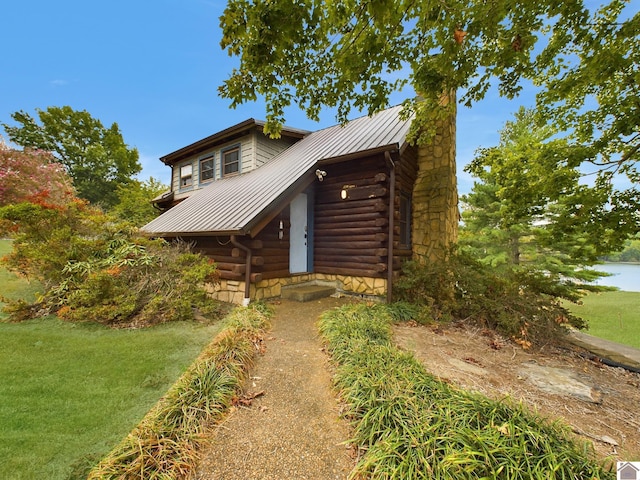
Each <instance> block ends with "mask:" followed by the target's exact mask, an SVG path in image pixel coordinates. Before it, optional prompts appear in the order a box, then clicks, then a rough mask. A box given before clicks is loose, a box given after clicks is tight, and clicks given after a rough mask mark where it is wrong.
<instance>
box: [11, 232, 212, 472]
mask: <svg viewBox="0 0 640 480" xmlns="http://www.w3.org/2000/svg"><path fill="white" fill-rule="evenodd" d="M8 243H9V242H7V241H0V254H3V252H4V253H7V251H8V248H9V247H8V246H7V244H8ZM0 285H2V287H1V288H2V294H3V295H6V296H12V297H14V298H18V297H20V296H22V297H24V295H33V294H34V290H35V287H34V285H30V284H28V283H26V282H25V281H24V280H21V279H18V278H16V277H15V276H14V275H12V274H9V273H8V272H6V271H3V270H2V269H0ZM219 328H220V326H219V325H209V326H204V325H199V324H195V323H174V324H167V325H161V326H157V327H153V328H148V329H140V330H112V329H108V328H106V327H102V326H99V325H91V324H72V323H65V322H62V321H60V320H59V319H57V318H55V317H46V318H41V319H37V320H32V321H28V322H23V323H0V458H1V459H2V461H1V462H0V478H11V479H15V480H20V479H34V478H46V479H67V478H81V477H83V476H84V478H86V473H87V470H88V468H89V467H91V466H92V465H93V464H95V463H97V462H98V461H99V460H100V459H101V458H102V457H103V456H104V455H105V454H107V453H108V452H109V451H110V450H111V449H112V448H113V447H114V446H115V445H116V444H117V443H118V442H120V441H121V440H122V438H124V437H125V436H126V435H127V433H129V432H130V431H131V429H132V428H133V427H134V426H135V425H136V424H137V423H138V422H139V421H140V420H141V419H142V417H143V416H144V415H145V414H146V412H147V411H148V410H149V409H150V408H151V407H152V406H153V405H154V404H155V403H156V402H157V401H158V399H159V398H160V397H161V396H162V395H163V394H164V393H165V392H166V391H167V390H168V388H169V387H170V386H171V385H172V384H173V383H174V382H175V381H176V379H177V378H178V377H179V376H180V375H181V374H182V373H183V372H184V371H185V369H186V368H187V366H188V365H189V364H190V363H191V362H192V361H193V359H194V358H196V357H197V356H198V354H199V353H200V351H201V350H202V348H203V347H204V346H205V345H206V344H208V343H209V342H210V341H211V339H212V338H213V336H214V335H215V334H216V333H217V331H218V330H219Z"/></svg>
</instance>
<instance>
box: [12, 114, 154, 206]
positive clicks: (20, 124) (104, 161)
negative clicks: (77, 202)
mask: <svg viewBox="0 0 640 480" xmlns="http://www.w3.org/2000/svg"><path fill="white" fill-rule="evenodd" d="M36 111H37V114H38V118H39V120H40V123H38V122H37V121H36V120H35V119H34V118H33V117H32V116H31V115H29V114H28V113H25V112H24V111H18V112H14V113H13V114H12V115H11V118H12V119H13V120H14V122H16V123H17V125H13V126H12V125H9V124H6V123H2V126H3V127H4V129H5V131H6V132H7V135H8V137H9V139H10V140H11V141H12V142H14V143H16V144H18V145H21V146H22V147H25V148H34V149H39V150H44V151H47V152H51V153H52V154H53V156H54V157H55V158H56V159H57V160H58V161H59V162H60V163H61V164H62V165H64V166H65V168H66V169H67V172H68V173H69V175H70V176H71V178H72V179H73V184H74V186H75V188H76V190H77V192H78V195H79V196H80V197H81V198H83V199H85V200H88V201H89V202H91V203H92V204H96V205H100V206H102V207H105V208H110V207H112V206H113V205H115V204H116V203H117V193H116V192H117V188H118V187H119V186H126V185H128V184H129V182H130V181H131V177H132V176H133V175H135V174H136V173H138V172H140V170H141V169H142V167H141V165H140V162H139V161H138V151H137V150H136V149H135V148H129V147H128V146H127V145H126V144H125V143H124V140H123V138H122V134H121V133H120V129H119V127H118V124H116V123H113V124H112V125H111V127H109V128H105V127H104V126H103V125H102V123H101V122H100V120H98V119H95V118H93V117H92V116H91V115H90V114H89V113H88V112H87V111H86V110H83V111H76V110H73V109H72V108H71V107H69V106H64V107H48V108H47V109H46V110H40V109H37V110H36Z"/></svg>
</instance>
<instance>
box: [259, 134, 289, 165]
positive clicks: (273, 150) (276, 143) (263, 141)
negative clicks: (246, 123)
mask: <svg viewBox="0 0 640 480" xmlns="http://www.w3.org/2000/svg"><path fill="white" fill-rule="evenodd" d="M255 143H256V165H255V166H256V168H258V167H260V166H261V165H264V164H265V163H266V162H268V161H269V160H271V159H272V158H273V157H275V156H276V155H278V154H279V153H281V152H283V151H284V150H286V149H287V148H289V147H290V146H291V145H293V144H294V143H295V140H294V139H291V138H278V139H271V138H269V137H267V136H266V135H264V134H263V133H262V132H259V131H257V132H256V133H255Z"/></svg>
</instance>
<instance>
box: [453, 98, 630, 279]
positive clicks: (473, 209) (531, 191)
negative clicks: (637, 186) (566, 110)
mask: <svg viewBox="0 0 640 480" xmlns="http://www.w3.org/2000/svg"><path fill="white" fill-rule="evenodd" d="M556 133H557V132H556V131H555V130H554V129H552V128H550V127H549V126H547V127H545V128H542V127H540V126H539V125H537V124H536V122H535V118H534V114H533V112H531V111H527V110H525V109H520V111H519V112H518V113H517V114H516V116H515V119H514V121H511V122H507V124H506V125H505V127H504V129H503V130H502V131H501V136H500V144H499V145H498V146H497V147H493V148H486V149H482V150H480V152H479V154H478V155H477V156H476V158H475V159H474V160H473V161H472V162H471V163H470V164H469V165H467V167H465V170H466V171H467V172H469V173H471V174H473V175H474V176H475V177H476V178H477V179H478V180H477V181H476V182H475V184H474V186H473V190H472V191H471V193H470V194H468V195H465V196H463V197H462V201H463V203H464V204H466V208H465V209H464V210H463V214H462V215H463V221H464V226H463V227H462V228H461V234H460V244H461V245H463V246H464V248H465V250H467V251H469V252H471V253H472V254H473V255H474V256H475V257H476V258H478V259H480V261H481V262H483V263H485V264H487V265H491V266H492V267H494V268H498V269H500V268H502V267H504V266H507V267H509V268H516V269H518V268H522V269H525V270H535V271H538V272H540V273H542V274H544V275H546V276H547V277H548V278H549V279H550V281H555V282H557V283H558V284H560V285H562V286H563V287H565V288H566V289H572V290H574V291H576V292H577V291H579V290H582V289H585V288H589V287H585V285H584V283H585V282H591V281H593V280H595V279H597V278H598V276H599V275H600V273H599V272H597V271H596V270H592V269H589V268H588V267H589V266H590V265H593V264H595V263H598V259H599V257H600V256H602V255H604V254H606V253H609V252H611V251H615V250H617V249H619V248H620V247H621V246H622V244H623V242H624V241H625V239H626V238H627V237H628V236H629V235H630V234H633V233H635V232H636V231H637V230H638V228H640V216H639V215H638V208H639V207H640V197H638V198H631V197H629V196H628V195H627V194H626V193H622V192H619V191H616V190H614V189H613V187H612V184H611V183H608V182H595V184H593V185H591V186H590V185H586V184H584V183H583V182H582V175H581V173H580V171H579V170H578V169H577V168H576V166H575V162H574V157H575V156H576V155H577V156H580V155H581V153H580V152H581V151H582V149H581V148H576V147H572V146H570V145H569V144H568V143H567V142H566V140H564V139H558V138H554V136H555V134H556Z"/></svg>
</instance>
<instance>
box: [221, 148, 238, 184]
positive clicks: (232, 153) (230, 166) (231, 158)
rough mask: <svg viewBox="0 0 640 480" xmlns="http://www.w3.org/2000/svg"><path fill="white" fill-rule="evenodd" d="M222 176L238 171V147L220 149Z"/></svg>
mask: <svg viewBox="0 0 640 480" xmlns="http://www.w3.org/2000/svg"><path fill="white" fill-rule="evenodd" d="M220 163H221V164H222V176H223V177H225V176H228V175H235V174H237V173H240V147H234V148H230V149H229V150H223V151H222V160H221V162H220Z"/></svg>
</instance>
